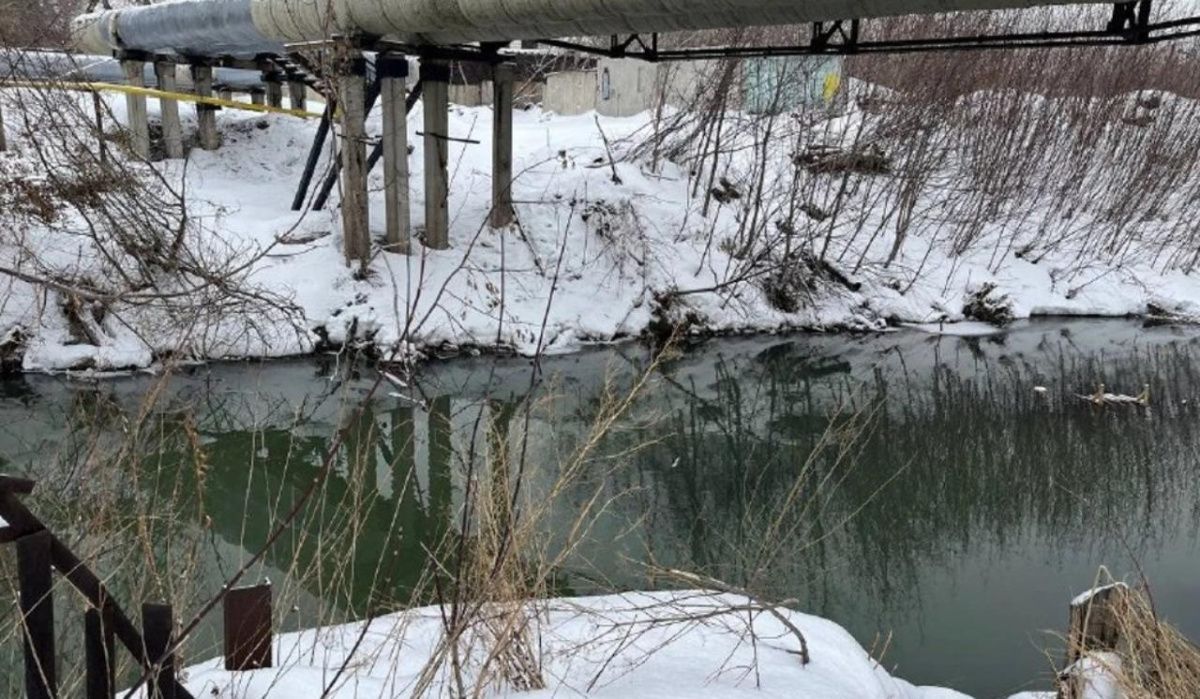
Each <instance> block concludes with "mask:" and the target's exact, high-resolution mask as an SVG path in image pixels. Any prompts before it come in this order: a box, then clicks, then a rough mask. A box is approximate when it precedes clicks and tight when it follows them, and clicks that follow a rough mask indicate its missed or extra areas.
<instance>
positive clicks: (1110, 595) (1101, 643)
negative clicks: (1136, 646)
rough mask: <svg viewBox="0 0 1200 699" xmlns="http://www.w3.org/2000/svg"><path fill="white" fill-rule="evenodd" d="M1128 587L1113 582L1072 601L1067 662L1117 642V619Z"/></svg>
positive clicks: (1113, 645)
mask: <svg viewBox="0 0 1200 699" xmlns="http://www.w3.org/2000/svg"><path fill="white" fill-rule="evenodd" d="M1128 595H1129V588H1128V587H1127V586H1125V585H1124V584H1122V583H1113V584H1111V585H1106V586H1104V587H1100V588H1097V589H1095V590H1092V591H1091V592H1090V593H1088V594H1087V595H1086V596H1083V597H1081V598H1080V599H1079V600H1078V601H1076V602H1073V603H1072V604H1071V612H1070V627H1069V628H1070V630H1069V631H1068V632H1067V664H1068V665H1069V664H1071V663H1073V662H1075V661H1076V660H1079V658H1080V657H1081V656H1083V655H1084V654H1086V653H1088V652H1091V651H1107V650H1113V649H1114V648H1116V647H1117V643H1118V642H1119V641H1120V637H1119V636H1120V624H1119V623H1118V619H1119V618H1120V615H1121V613H1122V612H1123V611H1124V609H1125V606H1126V605H1127V604H1128Z"/></svg>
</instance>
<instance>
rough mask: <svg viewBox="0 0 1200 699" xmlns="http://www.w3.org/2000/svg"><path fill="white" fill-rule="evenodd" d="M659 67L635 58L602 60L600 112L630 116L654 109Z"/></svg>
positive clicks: (599, 67)
mask: <svg viewBox="0 0 1200 699" xmlns="http://www.w3.org/2000/svg"><path fill="white" fill-rule="evenodd" d="M659 68H660V66H658V65H656V64H653V63H646V62H644V61H638V60H635V59H632V58H619V59H608V58H606V59H601V60H600V62H599V63H597V64H596V111H597V112H599V113H601V114H603V115H604V116H612V117H626V116H633V115H634V114H640V113H641V112H644V111H646V110H647V109H652V108H653V106H654V103H655V99H656V94H657V90H656V89H655V88H656V87H657V85H658V74H659Z"/></svg>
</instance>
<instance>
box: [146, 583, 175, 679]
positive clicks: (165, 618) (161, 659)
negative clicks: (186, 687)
mask: <svg viewBox="0 0 1200 699" xmlns="http://www.w3.org/2000/svg"><path fill="white" fill-rule="evenodd" d="M174 630H175V619H174V614H172V613H171V606H170V605H168V604H150V603H147V604H143V605H142V635H143V636H144V637H145V639H146V657H147V658H148V659H149V660H150V662H151V669H150V681H149V682H148V683H147V684H148V689H149V696H150V699H177V697H176V693H175V684H176V683H175V654H174V653H173V652H172V651H171V637H172V636H173V635H174Z"/></svg>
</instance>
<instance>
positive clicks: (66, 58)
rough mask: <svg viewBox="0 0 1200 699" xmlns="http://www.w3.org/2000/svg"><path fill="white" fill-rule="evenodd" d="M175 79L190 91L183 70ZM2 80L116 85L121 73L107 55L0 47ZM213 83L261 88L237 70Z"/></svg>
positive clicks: (150, 75)
mask: <svg viewBox="0 0 1200 699" xmlns="http://www.w3.org/2000/svg"><path fill="white" fill-rule="evenodd" d="M144 72H145V75H144V76H143V80H144V81H145V84H146V86H148V87H158V79H157V75H156V74H155V72H154V66H153V65H149V64H148V65H147V66H146V68H145V71H144ZM175 79H176V87H178V88H181V89H185V90H186V89H191V88H192V80H191V76H190V75H189V74H188V72H187V71H186V70H182V69H180V70H177V71H176V75H175ZM6 80H28V81H32V82H76V81H78V82H101V83H116V82H124V81H125V73H124V71H122V69H121V63H120V61H118V60H116V59H114V58H111V57H109V56H90V55H85V54H72V53H61V52H58V51H31V50H20V49H2V48H0V83H3V82H4V81H6ZM214 81H215V82H216V83H217V84H218V85H221V86H223V87H228V88H232V89H235V90H249V89H253V88H259V87H262V85H263V81H262V73H260V72H258V71H256V70H242V69H240V68H217V69H216V70H215V71H214Z"/></svg>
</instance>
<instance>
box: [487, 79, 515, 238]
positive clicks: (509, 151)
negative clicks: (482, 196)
mask: <svg viewBox="0 0 1200 699" xmlns="http://www.w3.org/2000/svg"><path fill="white" fill-rule="evenodd" d="M492 84H493V91H494V96H493V100H494V104H493V110H492V111H493V114H494V116H493V118H492V216H491V224H492V227H493V228H503V227H504V226H507V225H508V224H510V223H512V222H513V205H512V178H513V175H512V161H513V67H512V65H511V64H507V63H500V64H497V65H496V66H495V67H494V68H493V69H492Z"/></svg>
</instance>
